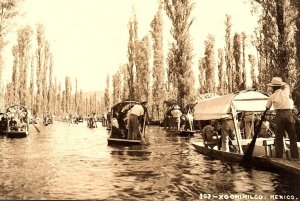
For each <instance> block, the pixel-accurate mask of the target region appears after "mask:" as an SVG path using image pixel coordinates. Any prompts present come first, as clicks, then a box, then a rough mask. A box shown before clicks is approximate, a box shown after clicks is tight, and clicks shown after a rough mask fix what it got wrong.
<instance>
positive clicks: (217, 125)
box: [202, 77, 300, 160]
mask: <svg viewBox="0 0 300 201" xmlns="http://www.w3.org/2000/svg"><path fill="white" fill-rule="evenodd" d="M267 85H268V86H269V87H270V88H271V90H272V94H271V95H270V96H269V97H268V100H267V104H266V111H268V110H270V108H271V107H273V108H274V110H275V116H273V117H272V115H269V117H268V118H266V119H265V120H263V122H262V124H261V125H262V126H261V129H260V131H259V133H258V136H260V137H274V138H275V157H276V158H283V152H284V146H285V145H284V143H285V141H284V140H285V137H288V139H289V141H290V147H289V148H290V155H291V159H292V160H299V150H298V146H297V141H298V142H300V133H299V132H300V131H299V130H298V131H296V125H295V122H300V121H299V120H298V119H297V116H296V115H295V113H296V112H297V111H296V110H295V107H294V102H293V100H292V99H291V96H290V87H289V85H288V84H286V83H285V82H283V81H282V78H280V77H273V79H272V81H271V83H269V84H267ZM237 119H238V122H237V124H238V127H239V128H240V129H241V131H242V132H241V133H242V136H241V137H242V138H244V139H252V137H253V135H254V130H255V129H254V128H255V126H256V125H257V124H258V122H259V121H262V119H261V114H256V113H253V112H243V113H238V118H237ZM234 131H235V129H234V122H233V120H232V119H231V118H227V119H226V118H224V119H218V120H213V121H206V122H204V127H203V130H202V135H203V138H204V139H205V140H207V141H210V142H213V141H215V142H216V144H217V146H218V148H219V149H220V150H222V151H226V152H228V151H234V150H236V148H235V147H234V145H233V144H232V140H233V139H235V138H236V133H235V132H234ZM273 131H274V132H273Z"/></svg>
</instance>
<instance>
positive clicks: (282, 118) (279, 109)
mask: <svg viewBox="0 0 300 201" xmlns="http://www.w3.org/2000/svg"><path fill="white" fill-rule="evenodd" d="M267 85H268V86H270V87H272V89H273V94H272V95H271V96H270V97H269V98H268V102H267V105H266V109H267V110H269V109H270V108H271V106H272V105H273V107H274V109H275V112H276V127H275V153H276V158H282V157H283V147H284V145H283V143H284V142H283V137H284V135H285V132H287V133H288V136H289V139H290V150H291V158H292V159H294V160H295V159H296V160H298V159H299V153H298V147H297V137H296V130H295V124H294V118H293V113H292V109H293V101H292V99H290V88H289V85H288V84H286V83H285V82H283V81H282V79H281V77H273V78H272V82H271V83H269V84H267Z"/></svg>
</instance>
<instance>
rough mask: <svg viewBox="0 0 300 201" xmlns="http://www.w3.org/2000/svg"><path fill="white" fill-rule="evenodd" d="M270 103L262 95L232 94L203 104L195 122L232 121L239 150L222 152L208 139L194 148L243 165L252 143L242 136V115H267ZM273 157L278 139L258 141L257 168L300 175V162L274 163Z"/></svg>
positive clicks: (198, 106)
mask: <svg viewBox="0 0 300 201" xmlns="http://www.w3.org/2000/svg"><path fill="white" fill-rule="evenodd" d="M267 100H268V96H267V95H265V94H263V93H260V92H258V91H242V92H239V93H236V94H228V95H224V96H218V97H213V98H209V99H205V100H201V101H199V102H198V103H197V105H196V106H195V111H194V120H195V121H203V120H220V119H229V120H232V123H233V126H234V133H235V139H234V140H232V141H231V143H232V145H233V146H235V148H236V150H235V151H233V152H232V151H231V152H230V151H229V152H225V151H222V150H221V149H219V148H220V147H218V143H215V144H210V143H209V142H207V141H206V139H205V138H203V140H202V141H199V142H193V143H192V145H193V146H194V147H195V149H196V150H197V151H198V152H199V153H201V154H204V155H208V156H211V157H213V158H217V159H220V160H228V161H234V162H240V161H241V160H242V158H243V155H244V153H245V151H246V149H247V147H248V145H249V144H250V142H251V140H252V139H245V136H243V135H242V132H241V128H240V122H239V114H240V113H243V112H248V113H252V114H253V115H258V116H259V115H260V114H261V113H263V112H264V111H265V109H266V103H267ZM272 113H274V110H273V108H271V109H270V111H269V112H268V114H269V115H270V114H272ZM202 136H203V133H202ZM273 156H274V138H273V137H268V138H265V137H258V138H257V140H256V144H255V148H254V152H253V160H252V162H253V163H254V165H261V163H263V165H265V166H271V167H278V168H279V169H283V170H286V169H289V170H290V169H292V171H294V172H296V173H297V174H300V163H299V162H291V161H287V160H286V159H273V158H272V157H273ZM285 157H288V155H285ZM287 163H289V165H288V166H289V167H288V168H287ZM291 164H292V165H291ZM291 167H292V168H291Z"/></svg>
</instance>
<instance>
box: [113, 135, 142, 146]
mask: <svg viewBox="0 0 300 201" xmlns="http://www.w3.org/2000/svg"><path fill="white" fill-rule="evenodd" d="M107 143H108V145H119V146H133V145H141V144H142V141H141V140H127V139H120V138H111V137H109V138H107Z"/></svg>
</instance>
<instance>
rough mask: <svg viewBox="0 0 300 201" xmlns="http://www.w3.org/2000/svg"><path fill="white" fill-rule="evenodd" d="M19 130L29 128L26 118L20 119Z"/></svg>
mask: <svg viewBox="0 0 300 201" xmlns="http://www.w3.org/2000/svg"><path fill="white" fill-rule="evenodd" d="M18 130H19V131H26V130H27V124H26V122H25V120H24V119H20V123H19V125H18Z"/></svg>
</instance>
